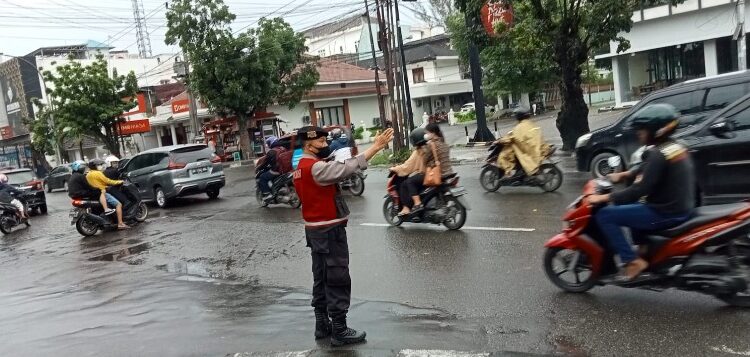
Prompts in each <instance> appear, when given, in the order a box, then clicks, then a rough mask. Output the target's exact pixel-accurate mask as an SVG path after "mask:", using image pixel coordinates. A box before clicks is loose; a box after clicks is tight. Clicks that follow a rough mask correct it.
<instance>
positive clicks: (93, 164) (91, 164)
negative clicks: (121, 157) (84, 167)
mask: <svg viewBox="0 0 750 357" xmlns="http://www.w3.org/2000/svg"><path fill="white" fill-rule="evenodd" d="M103 165H104V160H102V159H91V161H89V168H90V169H92V170H95V169H96V167H97V166H103Z"/></svg>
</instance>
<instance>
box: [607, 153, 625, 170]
mask: <svg viewBox="0 0 750 357" xmlns="http://www.w3.org/2000/svg"><path fill="white" fill-rule="evenodd" d="M607 164H608V165H609V167H611V168H613V169H619V168H620V166H621V165H622V159H620V157H619V156H612V157H610V158H609V159H607Z"/></svg>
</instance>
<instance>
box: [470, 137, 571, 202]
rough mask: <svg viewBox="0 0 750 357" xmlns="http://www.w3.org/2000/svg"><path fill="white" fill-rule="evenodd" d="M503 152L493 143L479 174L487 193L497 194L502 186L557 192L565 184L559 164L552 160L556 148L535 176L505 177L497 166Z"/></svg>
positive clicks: (500, 147) (548, 155) (501, 148)
mask: <svg viewBox="0 0 750 357" xmlns="http://www.w3.org/2000/svg"><path fill="white" fill-rule="evenodd" d="M502 150H503V145H502V144H499V143H493V144H492V145H491V146H490V148H489V149H487V151H489V155H488V156H487V159H485V164H484V166H482V171H481V173H480V174H479V182H480V184H481V185H482V188H484V189H485V190H486V191H487V192H495V191H497V190H498V189H500V187H501V186H514V187H518V186H529V187H540V188H541V189H542V190H544V192H554V191H557V189H558V188H560V186H562V182H563V173H562V171H561V170H560V169H559V168H558V167H557V163H556V162H554V161H552V160H551V157H552V154H554V153H555V151H556V150H557V149H556V148H555V147H554V146H552V149H551V150H550V151H549V153H548V154H547V156H546V157H545V158H544V161H545V162H544V163H542V164H541V165H540V166H539V171H538V172H537V174H536V175H534V176H527V175H526V174H523V175H513V176H511V177H505V172H503V170H502V169H501V168H500V167H498V166H497V158H498V156H500V152H501V151H502Z"/></svg>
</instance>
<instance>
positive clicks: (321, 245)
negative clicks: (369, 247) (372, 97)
mask: <svg viewBox="0 0 750 357" xmlns="http://www.w3.org/2000/svg"><path fill="white" fill-rule="evenodd" d="M298 136H299V137H300V138H301V140H303V143H302V149H303V155H302V158H301V159H300V161H299V164H298V166H297V169H296V171H295V172H294V187H295V189H296V190H297V193H298V194H299V198H300V200H301V201H302V217H303V220H304V224H305V238H306V241H307V246H308V247H310V250H311V255H312V272H313V289H312V290H313V291H312V293H313V298H312V304H311V305H312V307H313V308H314V309H315V339H322V338H326V337H328V336H330V337H331V345H332V346H343V345H348V344H353V343H360V342H364V340H365V336H366V333H365V332H364V331H357V330H354V329H351V328H348V327H347V324H346V314H347V313H348V311H349V304H350V301H351V278H350V277H349V247H348V244H347V238H346V225H347V221H348V219H349V208H348V207H347V206H346V201H344V198H343V197H342V195H341V192H340V190H339V188H338V185H337V183H338V182H341V181H343V180H344V179H346V178H348V177H350V176H352V175H353V174H354V173H355V172H357V170H364V169H366V168H367V162H368V161H369V160H370V159H371V158H372V157H373V156H375V154H377V153H378V152H380V151H381V150H383V149H384V148H385V147H386V146H387V145H388V143H389V142H390V141H391V140H392V139H393V129H386V130H385V132H383V133H382V134H378V135H377V136H375V141H374V144H373V145H372V146H371V147H370V148H368V149H367V150H366V151H365V152H364V153H362V154H360V155H357V156H355V157H352V158H350V159H348V160H345V161H344V162H338V161H335V160H334V161H329V162H325V161H323V159H324V158H326V157H328V156H329V155H330V151H331V149H330V148H329V147H328V142H327V141H326V138H327V137H328V132H326V131H325V130H324V129H323V128H320V127H315V126H307V127H304V128H301V129H300V130H299V131H298Z"/></svg>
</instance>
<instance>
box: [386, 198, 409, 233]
mask: <svg viewBox="0 0 750 357" xmlns="http://www.w3.org/2000/svg"><path fill="white" fill-rule="evenodd" d="M383 217H384V218H385V221H386V222H388V224H390V225H391V226H393V227H398V226H400V225H401V224H403V223H404V221H403V220H402V219H401V217H399V216H398V207H396V205H395V203H394V202H393V199H392V198H390V197H386V199H385V202H383Z"/></svg>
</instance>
